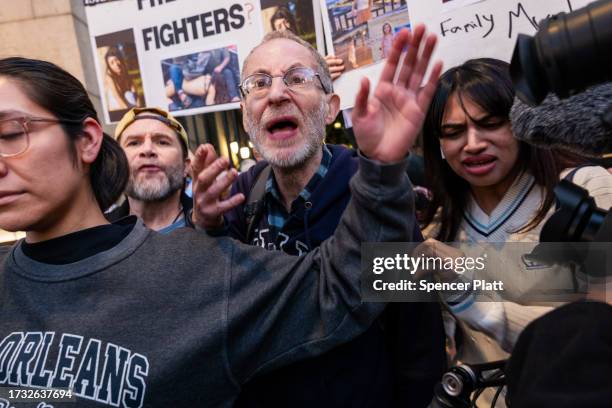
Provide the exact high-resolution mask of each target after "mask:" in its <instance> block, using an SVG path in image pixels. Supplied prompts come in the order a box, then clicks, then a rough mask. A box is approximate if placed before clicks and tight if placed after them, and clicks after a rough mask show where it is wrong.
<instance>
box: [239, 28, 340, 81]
mask: <svg viewBox="0 0 612 408" xmlns="http://www.w3.org/2000/svg"><path fill="white" fill-rule="evenodd" d="M278 39H284V40H289V41H294V42H296V43H298V44H300V45H301V46H302V47H304V48H306V49H307V50H308V52H310V55H312V57H313V58H314V60H315V61H316V64H317V67H316V68H315V71H316V73H317V74H319V77H320V78H321V83H322V84H323V87H324V88H325V90H326V91H328V92H330V93H332V92H333V91H334V86H333V83H332V79H331V74H330V73H329V67H328V66H327V62H326V61H325V58H323V56H322V55H321V54H319V53H318V52H317V50H315V49H314V48H313V47H312V45H310V43H308V42H306V41H304V40H302V39H301V38H300V37H298V36H297V35H295V34H294V33H292V32H291V31H289V30H285V31H272V32H270V33H268V34H266V36H265V37H264V38H263V40H261V42H260V43H259V44H258V45H257V46H256V47H255V48H253V49H252V50H251V52H250V53H249V55H247V57H246V58H245V60H244V64H243V65H242V73H241V75H240V83H241V84H242V82H244V80H245V78H246V77H245V72H246V68H247V65H248V62H249V58H251V55H253V53H254V52H255V50H256V49H258V48H259V47H261V46H262V45H264V44H265V43H267V42H269V41H272V40H278Z"/></svg>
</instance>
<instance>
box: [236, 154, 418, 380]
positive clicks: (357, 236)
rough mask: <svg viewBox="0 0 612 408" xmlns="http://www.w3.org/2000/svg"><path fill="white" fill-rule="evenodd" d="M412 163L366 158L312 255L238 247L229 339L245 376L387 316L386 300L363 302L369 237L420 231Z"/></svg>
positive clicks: (326, 346)
mask: <svg viewBox="0 0 612 408" xmlns="http://www.w3.org/2000/svg"><path fill="white" fill-rule="evenodd" d="M405 167H406V162H405V161H404V162H402V163H401V164H395V165H384V166H383V165H378V164H376V163H374V162H372V161H369V160H367V159H364V158H360V171H359V172H358V173H357V174H356V175H355V177H353V179H352V180H351V183H350V186H351V192H352V198H351V200H350V202H349V204H348V206H347V208H346V210H345V212H344V214H343V216H342V219H341V220H340V223H339V225H338V228H337V229H336V231H335V233H334V235H333V236H332V237H331V238H330V239H328V240H326V241H325V242H323V244H322V245H321V246H320V247H319V248H317V249H315V250H314V251H312V252H310V253H308V254H306V255H304V256H301V257H291V256H289V255H286V254H284V253H282V252H279V251H266V250H262V249H261V248H257V247H252V246H232V253H231V257H232V266H231V268H232V271H231V277H230V282H229V283H228V305H227V308H228V309H227V321H228V334H227V344H228V360H229V367H230V370H231V372H232V373H233V376H234V378H235V380H236V381H237V382H238V383H244V382H245V381H246V380H248V379H249V378H250V377H252V376H253V375H255V374H258V373H261V372H264V371H268V370H271V369H273V368H276V367H280V366H283V365H287V364H289V363H291V362H294V361H298V360H301V359H303V358H307V357H309V356H313V355H318V354H321V353H323V352H325V351H327V350H330V349H331V348H333V347H334V346H337V345H339V344H341V343H344V342H346V341H349V340H351V339H352V338H354V337H356V336H357V335H359V334H360V333H362V332H363V331H365V330H366V329H367V328H368V327H369V326H370V325H371V324H372V322H373V321H374V320H375V319H376V318H377V317H378V316H379V315H380V313H381V312H382V311H383V309H384V308H385V304H384V303H365V302H362V301H361V294H360V283H361V279H360V271H361V250H360V249H361V243H362V242H397V241H410V240H411V239H412V238H413V234H414V228H415V225H414V219H415V218H414V216H413V215H414V214H413V213H414V194H413V191H412V186H411V185H410V181H409V180H408V177H407V176H406V174H405Z"/></svg>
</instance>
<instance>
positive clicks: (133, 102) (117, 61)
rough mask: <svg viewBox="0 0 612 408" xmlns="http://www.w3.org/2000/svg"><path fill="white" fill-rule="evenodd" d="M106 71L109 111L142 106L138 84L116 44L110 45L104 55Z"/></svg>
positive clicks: (105, 82) (105, 79) (105, 81)
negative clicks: (135, 82)
mask: <svg viewBox="0 0 612 408" xmlns="http://www.w3.org/2000/svg"><path fill="white" fill-rule="evenodd" d="M104 61H106V73H105V76H104V87H105V88H106V101H107V104H108V110H109V111H115V110H123V109H130V108H133V107H134V106H140V105H141V103H140V101H139V98H138V92H137V90H136V86H135V85H134V82H133V81H132V78H130V75H129V73H128V72H127V66H126V64H125V60H124V58H123V54H122V53H121V52H120V51H119V49H118V48H117V47H115V46H112V47H109V48H108V51H106V54H105V55H104Z"/></svg>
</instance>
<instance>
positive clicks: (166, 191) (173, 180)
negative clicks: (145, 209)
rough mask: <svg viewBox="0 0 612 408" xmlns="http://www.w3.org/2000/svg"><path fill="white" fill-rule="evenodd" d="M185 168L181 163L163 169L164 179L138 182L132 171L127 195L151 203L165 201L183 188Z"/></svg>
mask: <svg viewBox="0 0 612 408" xmlns="http://www.w3.org/2000/svg"><path fill="white" fill-rule="evenodd" d="M184 174H185V166H184V165H183V164H182V163H181V164H178V165H176V166H170V167H166V168H164V169H163V177H162V179H161V180H159V179H157V178H156V179H144V180H137V177H138V174H137V173H136V176H135V175H134V173H133V172H131V171H130V179H129V180H128V184H127V187H126V194H127V196H128V197H131V198H133V199H136V200H139V201H144V202H151V201H163V200H165V199H167V198H168V197H170V196H171V195H172V194H174V193H175V192H176V191H177V190H179V189H181V188H182V187H183V183H184Z"/></svg>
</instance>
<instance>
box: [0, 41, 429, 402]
mask: <svg viewBox="0 0 612 408" xmlns="http://www.w3.org/2000/svg"><path fill="white" fill-rule="evenodd" d="M423 31H424V30H422V29H421V31H420V33H421V34H420V35H415V36H411V35H410V34H408V33H407V32H404V33H403V34H402V35H400V36H399V37H401V38H399V40H398V41H397V43H396V44H395V45H394V50H395V56H396V57H395V58H392V59H391V60H392V61H390V62H389V63H388V65H387V66H386V73H387V75H386V76H383V77H382V78H381V81H380V83H381V88H379V89H377V91H378V95H384V96H386V97H387V98H389V99H392V100H393V101H394V102H395V103H391V104H388V105H387V106H386V109H388V110H387V111H386V112H385V113H384V114H383V113H382V112H380V111H373V109H372V104H373V103H375V104H380V101H379V100H378V98H380V97H381V96H376V95H374V96H369V93H368V86H367V84H366V83H364V84H362V89H361V92H360V94H359V97H358V99H357V102H358V105H359V106H360V107H361V110H360V111H359V114H358V115H355V126H356V129H357V131H356V135H357V136H356V137H357V139H358V140H359V141H360V142H363V143H362V148H363V152H364V155H366V156H367V157H369V158H370V159H366V158H365V157H364V158H362V159H360V163H359V166H360V171H358V172H357V174H356V175H355V177H354V178H353V180H352V182H351V191H352V199H351V201H350V202H349V204H348V206H347V208H346V210H345V213H344V216H343V217H342V219H341V221H340V224H339V225H338V228H337V229H336V232H335V234H334V237H333V239H329V240H327V241H325V242H324V243H323V244H322V245H321V247H320V248H318V249H317V250H315V251H312V252H310V253H308V254H306V255H304V256H301V257H293V256H290V255H287V254H285V253H282V252H270V251H266V250H264V249H262V248H258V247H253V246H249V245H243V244H240V243H238V242H237V241H233V240H231V239H229V238H214V237H211V236H209V235H207V234H205V233H204V232H200V231H196V230H193V229H188V228H184V229H178V230H176V231H174V232H173V233H172V234H170V235H162V234H158V233H156V232H154V231H151V230H149V229H147V228H146V227H145V226H144V225H143V223H142V221H141V220H137V219H136V218H135V217H127V218H124V219H122V220H119V221H118V222H117V223H115V224H109V223H108V222H107V221H106V219H105V218H104V216H103V213H102V210H103V209H104V208H106V207H108V206H109V205H110V204H111V203H112V202H113V201H115V200H116V199H117V198H118V197H119V195H120V193H121V192H122V191H123V189H124V186H125V183H126V180H127V177H128V169H127V164H126V159H125V156H124V155H123V153H122V150H121V148H120V147H119V146H118V145H117V144H116V142H114V141H113V140H112V139H111V138H110V137H108V136H106V135H104V134H103V132H102V128H101V125H100V123H99V121H98V119H97V117H96V113H95V110H94V108H93V106H92V103H91V101H90V100H89V98H88V96H87V92H86V91H85V89H84V88H83V86H82V85H81V84H80V83H79V81H78V80H77V79H76V78H74V77H73V76H72V75H70V74H68V73H67V72H65V71H63V70H62V69H61V68H59V67H57V66H55V65H53V64H51V63H48V62H44V61H37V60H31V59H25V58H6V59H0V228H3V229H6V230H9V231H19V230H21V231H25V232H26V238H25V239H24V240H22V241H20V242H18V243H17V244H15V245H14V246H13V247H12V248H11V249H10V251H9V253H8V254H4V256H3V257H2V259H1V260H0V261H1V265H2V266H1V267H0V384H2V385H8V384H11V385H12V386H18V387H34V388H43V389H48V388H51V387H53V388H69V389H70V390H71V392H72V394H73V395H74V396H76V399H77V405H78V406H79V407H92V408H93V407H101V406H115V407H118V406H121V407H142V406H146V407H153V408H155V407H167V406H172V407H204V406H210V407H229V406H232V404H233V402H234V400H235V399H236V396H237V395H238V393H239V391H240V387H241V385H243V384H244V383H246V382H247V380H248V379H250V378H252V377H253V376H255V375H257V374H260V373H263V372H266V371H269V370H272V369H274V368H278V367H281V366H283V365H287V364H290V363H292V362H295V361H298V360H302V359H305V358H308V357H311V356H314V355H319V354H322V353H324V352H326V351H328V350H330V349H331V348H333V347H335V346H337V345H339V344H342V343H345V342H347V341H349V340H351V339H352V338H354V337H356V336H358V335H359V334H361V333H363V332H364V331H365V330H367V328H368V327H369V326H370V325H371V324H373V322H374V321H375V319H376V318H377V316H378V315H379V314H380V313H381V312H382V311H383V309H384V304H378V303H365V302H362V301H361V296H360V270H361V265H360V259H361V255H360V254H361V250H360V249H361V242H367V241H377V240H378V241H380V240H383V239H381V237H384V240H388V241H405V240H409V239H410V237H411V235H412V231H413V228H414V225H413V223H412V221H411V220H413V219H414V217H412V216H411V211H412V210H413V206H412V201H413V196H412V190H411V189H410V183H409V181H408V179H407V178H406V177H405V176H404V175H403V171H404V168H405V165H406V161H405V156H406V153H407V152H408V150H409V149H410V147H411V143H412V142H414V139H416V136H417V134H418V131H419V128H420V127H421V124H422V121H423V119H424V117H425V112H426V110H427V106H428V103H429V101H430V100H431V95H432V94H433V90H434V88H435V82H436V79H437V75H438V74H439V72H440V66H439V65H437V68H434V69H433V74H432V78H431V79H430V80H429V81H428V85H427V86H426V87H425V89H424V90H419V88H418V83H417V82H416V81H410V75H404V76H406V77H407V83H406V85H405V86H402V85H394V84H393V83H392V80H393V77H394V76H395V71H396V69H397V67H398V61H399V55H400V53H401V50H402V49H403V48H404V47H406V46H408V45H409V46H410V49H414V50H415V52H417V53H418V52H419V51H418V50H419V48H420V47H419V46H420V45H421V44H426V45H425V46H424V51H423V52H422V53H421V54H422V55H423V57H422V58H421V57H419V58H414V59H413V61H410V63H408V64H405V65H401V66H400V68H399V69H400V70H401V72H402V73H405V72H408V73H412V72H414V75H417V76H419V77H421V76H422V75H424V73H425V70H426V67H427V65H428V64H427V62H428V60H429V56H430V55H431V53H432V50H433V45H434V43H435V39H432V38H431V37H429V38H428V39H427V40H423V41H422V37H423V35H422V34H423ZM411 82H413V83H414V84H411ZM311 91H312V92H322V91H320V90H319V88H318V87H315V86H313V88H312V89H311ZM385 92H387V93H385ZM373 99H374V100H373ZM400 113H402V114H403V115H402V114H400ZM406 129H411V130H410V131H409V132H406ZM364 133H367V137H366V135H364ZM205 151H206V149H203V148H201V149H199V153H198V155H199V159H198V157H196V162H198V163H202V162H205V160H206V158H205V157H202V155H205V153H204V152H205ZM228 165H229V162H228V159H227V158H219V159H216V160H215V161H213V162H212V163H211V164H210V165H209V166H206V168H205V169H204V170H202V171H201V172H199V173H198V175H196V184H195V187H194V196H195V197H196V203H198V202H199V200H202V197H201V195H199V194H198V193H199V191H200V190H199V187H200V183H202V184H206V187H209V186H210V187H211V188H212V189H220V190H223V189H224V188H227V187H228V186H229V185H230V184H231V183H232V182H233V179H234V178H235V176H236V173H235V172H232V171H228V173H227V175H226V176H224V177H218V176H219V174H221V172H222V171H224V170H227V169H228ZM149 167H152V168H150V169H148V171H156V170H155V168H154V167H155V166H149ZM198 168H199V167H198ZM56 395H57V394H56ZM49 398H50V397H48V398H47V399H49ZM40 400H45V398H44V396H42V395H39V396H38V397H37V402H36V403H26V404H25V405H24V406H25V407H34V406H42V405H46V404H45V403H41V401H40ZM47 402H48V401H47Z"/></svg>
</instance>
